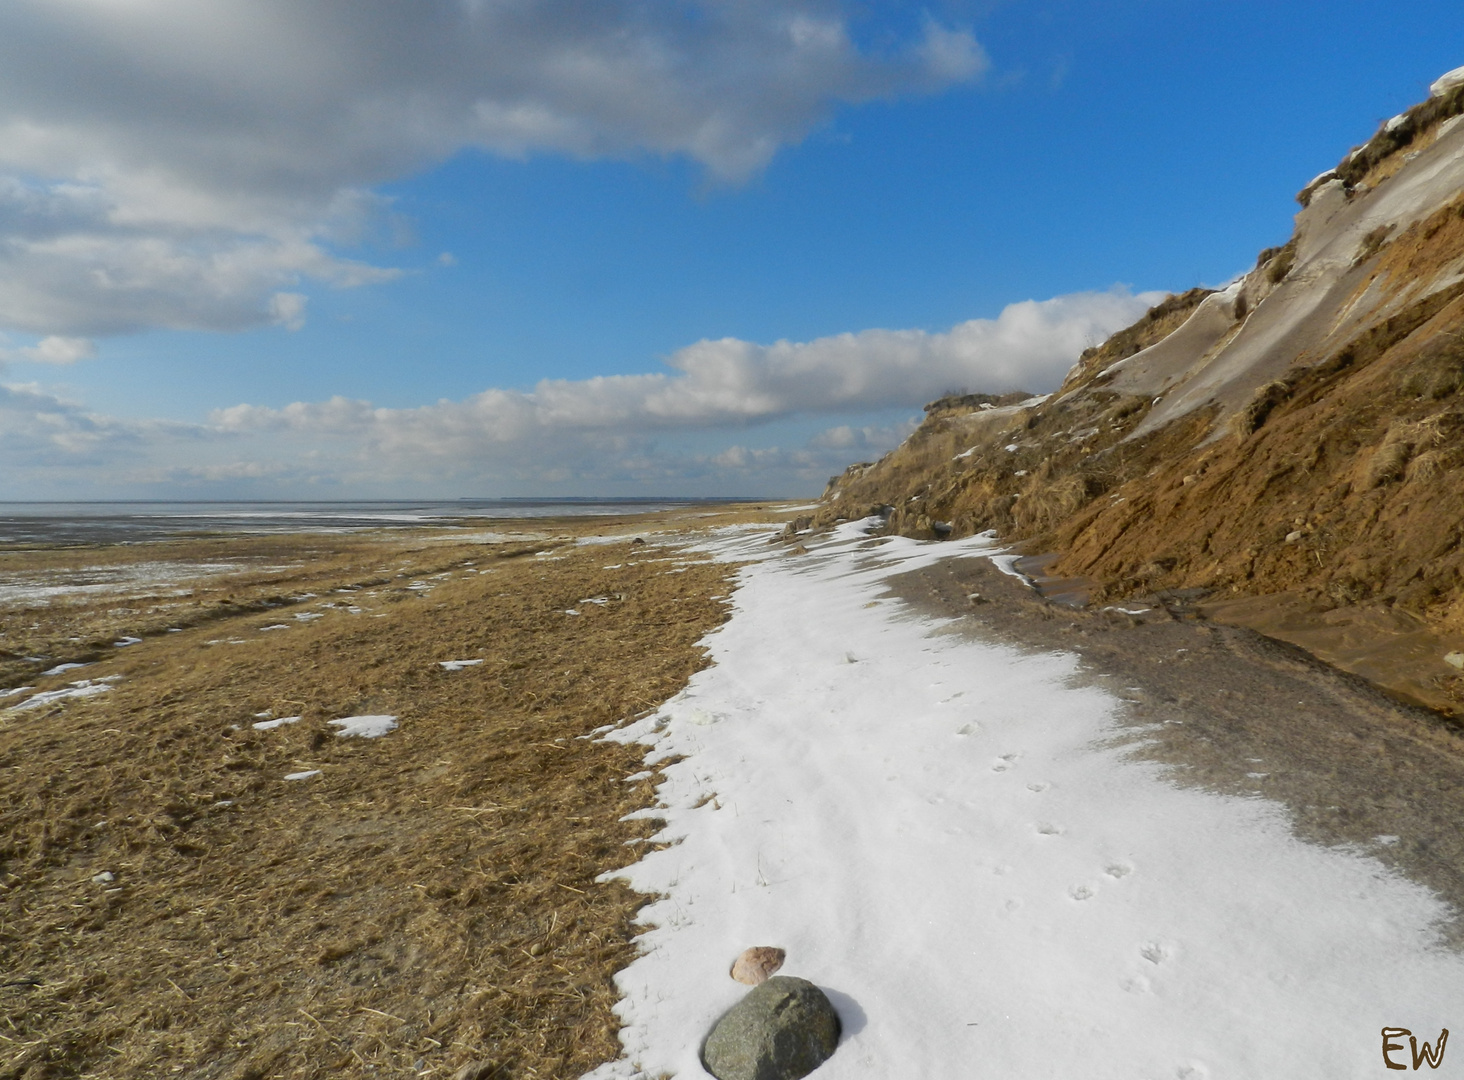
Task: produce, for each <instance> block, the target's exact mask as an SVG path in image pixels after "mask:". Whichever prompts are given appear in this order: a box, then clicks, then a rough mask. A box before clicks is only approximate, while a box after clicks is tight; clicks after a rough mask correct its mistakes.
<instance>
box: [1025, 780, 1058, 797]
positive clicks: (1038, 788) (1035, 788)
mask: <svg viewBox="0 0 1464 1080" xmlns="http://www.w3.org/2000/svg"><path fill="white" fill-rule="evenodd" d="M1051 786H1052V785H1051V784H1049V783H1048V782H1047V781H1045V780H1038V781H1037V782H1036V783H1035V784H1028V785H1027V790H1028V791H1031V792H1035V793H1037V794H1039V795H1040V794H1041V793H1042V792H1044V791H1046V790H1047V789H1048V788H1050V787H1051Z"/></svg>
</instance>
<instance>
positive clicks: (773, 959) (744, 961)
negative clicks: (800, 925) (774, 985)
mask: <svg viewBox="0 0 1464 1080" xmlns="http://www.w3.org/2000/svg"><path fill="white" fill-rule="evenodd" d="M787 955H788V954H787V953H785V952H784V951H783V950H782V949H775V948H773V946H771V945H754V946H753V947H752V948H750V949H746V950H744V951H743V953H742V955H741V956H739V957H738V958H737V960H736V961H735V962H734V963H733V964H732V977H733V978H734V979H736V980H737V981H738V982H740V983H746V984H747V985H748V986H756V985H758V983H762V982H766V981H767V980H768V977H769V976H770V975H772V974H773V973H774V972H775V971H777V970H778V969H779V968H780V967H782V966H783V960H784V959H785V958H786V957H787Z"/></svg>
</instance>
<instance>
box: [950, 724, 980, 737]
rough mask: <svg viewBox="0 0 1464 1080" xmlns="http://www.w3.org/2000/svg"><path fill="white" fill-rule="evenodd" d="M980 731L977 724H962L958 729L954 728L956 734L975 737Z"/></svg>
mask: <svg viewBox="0 0 1464 1080" xmlns="http://www.w3.org/2000/svg"><path fill="white" fill-rule="evenodd" d="M980 730H981V726H980V725H979V724H962V725H961V726H960V727H958V728H956V734H957V735H975V734H976V733H977V732H978V731H980Z"/></svg>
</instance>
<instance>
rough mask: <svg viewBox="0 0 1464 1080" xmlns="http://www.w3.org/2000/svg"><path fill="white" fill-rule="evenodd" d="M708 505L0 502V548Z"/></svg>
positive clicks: (661, 501)
mask: <svg viewBox="0 0 1464 1080" xmlns="http://www.w3.org/2000/svg"><path fill="white" fill-rule="evenodd" d="M715 501H717V500H711V499H471V500H470V499H461V500H444V501H441V502H434V501H430V500H424V501H420V502H408V501H391V502H32V503H25V502H0V545H3V546H13V545H31V544H115V543H139V542H143V541H148V540H166V539H170V538H172V537H179V536H198V535H200V534H215V535H217V534H219V533H225V534H235V535H238V534H245V533H253V534H258V533H297V532H326V533H330V532H353V531H357V530H360V529H383V528H403V529H405V528H413V527H416V526H422V525H431V526H436V527H439V528H441V527H452V526H453V525H456V524H461V525H463V526H467V525H468V524H469V523H470V522H471V521H475V520H476V521H482V520H483V519H485V518H491V519H499V520H502V519H505V518H509V519H512V518H536V517H567V516H587V517H588V516H596V515H608V514H642V513H651V512H653V511H656V510H667V509H672V508H675V507H678V506H690V505H694V504H696V503H704V502H715Z"/></svg>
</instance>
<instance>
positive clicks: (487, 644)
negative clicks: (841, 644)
mask: <svg viewBox="0 0 1464 1080" xmlns="http://www.w3.org/2000/svg"><path fill="white" fill-rule="evenodd" d="M743 516H744V517H745V516H746V515H743ZM760 516H762V517H763V518H766V516H767V515H766V514H763V515H760ZM738 517H739V515H738V513H737V512H735V511H717V512H713V513H712V514H711V515H710V516H708V517H706V519H705V520H698V519H697V516H696V515H691V514H683V515H681V517H680V518H678V519H676V520H674V521H672V522H671V525H670V527H685V526H687V525H701V524H716V523H720V522H722V521H735V520H738ZM609 524H614V523H609ZM619 526H620V529H621V531H625V530H627V529H633V528H636V527H640V528H651V527H657V526H656V523H654V522H645V521H644V520H643V521H641V522H639V523H635V522H630V523H619ZM660 527H667V526H666V523H665V522H664V521H663V522H661V523H660ZM606 529H607V523H605V522H603V521H601V522H592V523H587V522H585V521H583V520H581V521H578V522H570V523H560V524H556V525H554V526H553V527H552V528H550V529H548V530H546V531H548V532H550V533H553V534H554V535H556V536H558V537H559V539H557V540H534V541H531V542H523V543H517V544H515V543H499V544H492V545H484V544H463V543H458V542H455V541H454V540H453V539H452V538H451V537H450V536H449V537H446V538H439V539H436V540H424V539H423V538H421V537H420V536H417V535H415V534H413V535H411V536H407V537H403V536H400V535H398V536H394V537H348V538H320V537H305V538H293V539H289V538H269V539H263V540H261V539H255V540H249V539H241V540H233V541H230V540H227V539H215V540H208V541H196V542H192V543H191V545H174V546H173V550H171V551H168V552H166V553H164V552H163V551H162V548H163V547H164V546H165V545H147V546H146V550H141V549H134V550H133V551H132V552H130V553H129V552H125V551H119V550H118V549H106V550H100V551H88V552H85V553H83V554H82V555H78V553H76V552H71V553H67V554H66V555H65V556H64V559H65V560H70V562H71V563H72V565H76V564H77V562H78V560H82V559H90V560H93V561H100V562H126V561H127V560H128V559H129V558H130V559H133V560H136V561H142V560H154V561H156V560H158V559H160V558H161V557H162V555H163V554H166V555H167V556H168V558H169V559H172V560H174V561H178V560H185V561H186V559H188V558H197V559H206V560H212V561H215V562H235V563H238V562H241V561H242V562H246V563H248V562H249V561H250V560H256V561H257V563H258V564H260V565H256V566H255V568H254V569H252V570H250V571H248V573H245V574H243V575H242V576H240V575H237V574H235V575H232V576H226V577H222V578H215V579H210V580H208V581H206V582H203V583H198V584H197V585H196V586H195V588H194V592H193V594H192V595H191V596H188V597H177V596H148V595H143V596H135V595H134V596H132V597H131V598H130V599H127V600H126V601H125V602H117V601H116V600H115V599H113V600H106V599H101V600H95V599H94V600H89V601H87V602H85V603H73V604H60V603H53V604H50V605H49V606H32V607H30V608H27V609H19V610H17V609H14V608H12V609H10V610H9V611H6V612H4V613H3V615H0V618H3V623H0V625H3V629H4V633H5V634H6V638H5V639H3V640H4V641H5V642H6V643H7V644H6V648H7V649H8V650H9V651H10V652H11V654H12V655H11V657H10V660H9V663H8V665H7V666H6V667H5V669H4V672H3V676H4V677H3V682H0V685H4V686H14V685H16V684H18V683H19V682H20V680H21V678H22V676H23V677H24V678H25V680H26V682H27V683H30V684H33V685H35V686H37V687H39V688H40V689H42V690H45V689H54V688H58V687H62V686H65V685H66V683H67V682H68V680H75V679H77V678H78V677H79V676H87V677H90V678H92V679H98V678H101V677H103V676H108V675H120V676H121V679H120V680H117V681H116V682H114V683H113V689H112V690H110V691H109V692H107V693H104V694H99V695H97V696H94V697H90V698H86V699H84V700H72V701H68V702H64V703H59V704H55V705H52V706H49V707H41V708H34V709H23V710H12V711H0V819H3V823H4V824H3V830H0V886H3V888H0V920H3V922H0V984H3V985H0V1077H5V1078H16V1080H19V1078H26V1080H42V1078H53V1077H54V1078H60V1077H83V1076H97V1077H103V1076H105V1077H141V1076H167V1075H171V1074H175V1073H181V1074H184V1075H188V1076H194V1077H208V1078H214V1077H217V1078H220V1080H224V1078H228V1080H246V1078H263V1077H302V1078H304V1077H326V1076H336V1075H341V1074H342V1073H345V1074H348V1075H368V1074H369V1075H372V1076H409V1075H410V1076H451V1075H452V1074H453V1073H454V1071H455V1070H457V1069H459V1068H461V1067H462V1066H464V1065H465V1064H467V1063H470V1062H486V1063H490V1064H489V1065H487V1066H485V1067H484V1069H483V1070H482V1072H481V1076H482V1077H485V1078H486V1077H508V1076H513V1077H521V1076H523V1077H528V1076H538V1077H574V1076H578V1075H580V1074H581V1073H582V1072H584V1071H585V1070H587V1069H590V1068H592V1067H594V1066H595V1065H596V1064H598V1063H599V1062H602V1061H604V1060H607V1059H609V1058H612V1057H614V1056H615V1055H616V1054H618V1052H619V1047H618V1044H617V1040H616V1030H617V1025H616V1021H615V1018H614V1016H613V1014H612V1012H611V1006H612V1005H613V1004H614V1002H615V1000H616V997H617V994H616V990H615V987H614V985H613V983H612V975H613V973H614V972H615V971H616V970H618V969H619V968H621V967H623V966H624V965H625V964H627V963H628V962H629V961H630V960H631V959H632V958H633V956H634V953H635V934H636V928H635V926H634V923H633V919H634V916H635V913H636V911H637V910H638V908H639V906H640V905H641V903H643V901H644V897H640V896H638V895H636V894H634V893H631V892H630V891H629V890H628V888H626V887H625V886H624V885H623V884H621V883H619V882H616V881H610V882H608V883H600V882H599V881H597V878H598V876H599V875H600V874H602V873H603V872H605V871H607V870H613V869H616V868H618V867H621V866H623V865H625V864H627V863H628V862H631V861H633V860H634V858H635V857H636V853H637V851H639V850H640V848H639V846H638V845H639V844H640V843H643V842H645V840H646V838H647V836H649V835H650V834H651V833H652V832H653V831H654V824H653V823H648V822H646V821H643V820H641V821H633V822H625V821H622V820H621V818H622V817H623V816H624V815H625V814H627V813H629V812H630V811H632V810H637V809H640V808H643V807H646V806H647V805H650V804H652V803H653V801H654V797H653V784H654V778H650V779H642V780H639V781H635V782H627V781H626V777H627V776H628V775H630V774H634V773H637V772H640V771H641V770H642V765H641V762H642V757H643V751H642V750H641V749H639V748H636V747H633V746H621V745H617V744H611V743H602V742H599V741H596V740H594V739H593V738H590V737H589V736H590V735H591V733H592V732H593V731H594V730H595V729H596V728H598V727H600V726H602V725H609V724H617V723H620V722H622V721H624V720H626V719H627V718H629V717H632V716H635V715H638V714H642V713H644V712H645V711H646V710H648V709H651V708H653V707H655V706H656V705H658V704H659V703H660V702H662V701H664V700H665V699H666V698H668V697H669V696H671V695H673V694H674V693H676V692H677V691H678V690H679V689H680V688H681V687H682V686H684V685H685V683H686V680H687V679H688V678H689V677H690V676H691V674H692V673H693V672H695V671H696V670H697V669H699V668H700V667H701V666H702V665H703V664H704V663H705V656H704V652H703V650H701V649H700V648H699V647H698V645H697V642H698V641H699V640H700V639H701V637H702V636H703V635H704V634H706V633H707V632H708V631H709V630H711V629H712V628H713V627H715V626H716V625H718V624H719V623H720V622H721V621H723V619H724V618H725V607H724V605H723V603H722V602H721V601H720V600H719V599H717V598H716V597H718V596H719V595H721V594H723V593H725V592H726V591H728V590H727V574H728V568H727V567H725V566H719V565H714V564H711V563H708V562H703V561H697V560H694V559H682V558H675V557H673V553H672V552H671V551H670V550H669V549H666V548H661V547H657V546H656V545H654V544H632V542H631V537H632V534H629V533H627V534H626V535H624V536H622V537H621V538H620V540H618V541H617V542H614V543H609V544H596V545H576V544H574V543H573V542H571V537H569V536H567V535H566V534H567V533H569V532H572V531H579V532H597V531H606ZM609 531H612V532H613V531H615V530H614V529H613V528H611V529H610V530H609ZM184 547H186V548H187V550H186V551H185V550H182V548H184ZM56 558H57V557H56V556H55V554H54V553H46V552H33V553H23V552H22V553H8V554H7V555H5V556H4V557H0V571H3V572H10V573H15V572H19V571H20V570H22V569H26V567H25V566H22V565H21V564H26V565H27V566H28V567H29V569H27V570H26V572H30V570H33V569H35V568H36V566H37V564H43V563H46V562H48V561H52V562H54V561H55V559H56ZM6 560H9V561H8V562H7V561H6ZM27 560H29V563H27ZM261 565H262V566H264V567H273V569H264V568H260V567H261ZM280 567H288V569H280ZM673 571H675V572H673ZM144 591H145V590H144ZM311 593H313V594H314V595H313V596H311V595H306V594H311ZM570 612H577V613H576V614H570ZM315 616H319V617H315ZM168 627H175V628H180V629H179V630H178V632H174V633H168V632H166V631H167V629H168ZM269 627H278V628H277V629H268V628H269ZM117 635H129V636H135V637H141V638H143V639H144V640H143V641H141V642H140V643H139V644H136V645H132V646H128V647H125V648H117V647H115V646H114V645H113V644H112V640H113V639H114V636H117ZM38 653H45V654H46V655H47V656H48V657H49V658H50V661H55V660H59V659H75V660H77V661H78V662H83V661H90V662H91V663H92V666H91V667H89V668H86V669H76V670H72V671H68V672H65V673H62V674H59V675H55V676H51V677H49V678H39V679H38V678H36V677H35V676H34V674H32V673H33V672H34V671H35V665H34V663H28V662H26V661H24V660H22V659H21V657H22V656H26V655H32V656H33V655H37V654H38ZM444 660H477V661H481V663H478V664H474V665H470V666H466V667H463V668H462V669H460V670H457V671H447V670H444V669H443V668H442V667H441V666H440V663H439V662H440V661H444ZM50 661H48V662H50ZM16 700H20V701H23V700H24V696H23V695H17V696H13V697H12V698H10V699H8V700H6V701H3V702H0V704H9V702H10V701H16ZM260 714H264V716H265V717H269V718H282V717H294V716H297V717H299V718H300V719H299V720H298V721H297V722H294V723H286V724H281V725H279V726H277V727H274V728H272V729H267V730H259V729H257V728H256V727H255V726H254V725H255V724H256V723H258V722H260V721H261V720H262V719H263V717H261V715H260ZM360 714H389V715H393V716H396V717H397V718H398V723H399V725H400V726H399V728H398V729H397V730H395V731H392V732H390V733H389V734H387V735H385V736H384V737H381V738H375V739H363V738H343V737H340V736H339V734H338V729H337V728H336V727H333V726H331V725H330V724H329V723H328V722H329V721H330V720H334V719H339V718H342V717H347V716H352V715H360ZM305 773H309V774H314V775H310V776H308V777H307V778H304V779H296V780H288V779H286V777H287V776H290V775H297V774H305Z"/></svg>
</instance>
